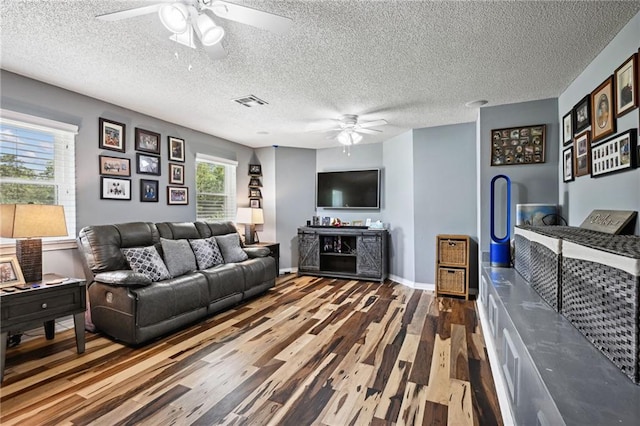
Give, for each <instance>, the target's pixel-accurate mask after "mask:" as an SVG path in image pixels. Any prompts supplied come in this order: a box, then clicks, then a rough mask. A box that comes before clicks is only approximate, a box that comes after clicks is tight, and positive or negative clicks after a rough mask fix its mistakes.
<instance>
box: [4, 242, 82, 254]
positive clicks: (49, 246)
mask: <svg viewBox="0 0 640 426" xmlns="http://www.w3.org/2000/svg"><path fill="white" fill-rule="evenodd" d="M77 248H78V244H77V242H76V240H74V239H63V240H55V241H45V240H43V241H42V251H43V252H45V251H56V250H73V249H77ZM15 254H16V245H15V244H2V245H0V255H2V256H7V255H9V256H11V255H15Z"/></svg>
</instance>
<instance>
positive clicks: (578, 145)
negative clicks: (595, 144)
mask: <svg viewBox="0 0 640 426" xmlns="http://www.w3.org/2000/svg"><path fill="white" fill-rule="evenodd" d="M589 133H590V132H589V131H588V130H587V131H586V132H583V133H581V134H579V135H578V136H576V140H575V142H574V147H573V149H574V150H575V156H574V158H575V162H574V164H573V169H574V176H575V177H579V176H585V175H588V174H589V173H590V167H591V159H590V156H589V153H590V150H589V146H590V142H591V141H590V134H589Z"/></svg>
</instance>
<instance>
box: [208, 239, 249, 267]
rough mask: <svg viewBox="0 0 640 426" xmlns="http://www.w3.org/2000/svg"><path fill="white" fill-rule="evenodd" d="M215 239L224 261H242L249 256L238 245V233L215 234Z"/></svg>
mask: <svg viewBox="0 0 640 426" xmlns="http://www.w3.org/2000/svg"><path fill="white" fill-rule="evenodd" d="M215 239H216V242H217V243H218V247H220V251H221V252H222V257H223V258H224V263H236V262H242V261H243V260H247V259H248V258H249V256H248V255H247V253H245V251H244V250H242V248H241V247H240V237H239V236H238V234H236V233H234V234H227V235H216V237H215Z"/></svg>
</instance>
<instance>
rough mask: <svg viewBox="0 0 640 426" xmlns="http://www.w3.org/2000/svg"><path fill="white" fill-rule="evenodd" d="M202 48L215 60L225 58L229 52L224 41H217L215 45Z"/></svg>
mask: <svg viewBox="0 0 640 426" xmlns="http://www.w3.org/2000/svg"><path fill="white" fill-rule="evenodd" d="M202 48H203V49H204V51H205V52H207V55H209V57H210V58H211V59H213V60H219V59H224V58H226V57H227V54H228V53H227V50H226V49H225V48H224V46H223V45H222V43H216V44H214V45H213V46H202Z"/></svg>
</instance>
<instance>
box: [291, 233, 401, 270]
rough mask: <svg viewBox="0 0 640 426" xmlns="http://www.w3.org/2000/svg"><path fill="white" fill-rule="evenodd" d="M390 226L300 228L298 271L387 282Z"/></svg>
mask: <svg viewBox="0 0 640 426" xmlns="http://www.w3.org/2000/svg"><path fill="white" fill-rule="evenodd" d="M388 235H389V233H388V232H387V230H386V229H368V228H346V227H331V226H329V227H319V228H318V227H300V228H298V254H299V257H298V274H300V275H317V276H327V277H337V278H353V279H361V280H374V281H380V282H384V280H385V279H386V278H387V275H388V263H389V261H388V255H387V252H388V251H387V245H388V239H389V238H388Z"/></svg>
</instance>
